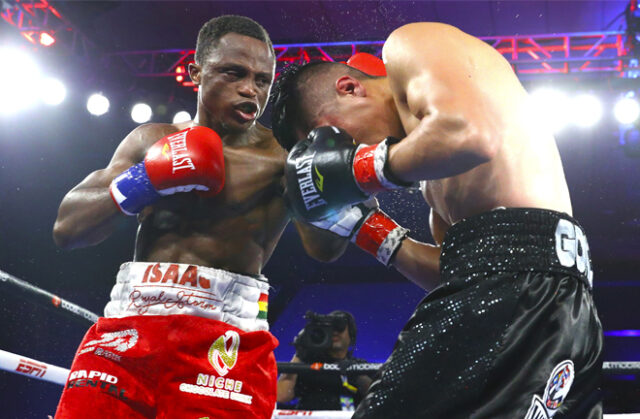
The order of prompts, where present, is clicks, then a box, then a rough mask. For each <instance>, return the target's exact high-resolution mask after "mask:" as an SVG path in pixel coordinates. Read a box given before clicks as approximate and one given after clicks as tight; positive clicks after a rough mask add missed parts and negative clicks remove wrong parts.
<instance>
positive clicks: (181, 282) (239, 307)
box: [54, 16, 346, 419]
mask: <svg viewBox="0 0 640 419" xmlns="http://www.w3.org/2000/svg"><path fill="white" fill-rule="evenodd" d="M274 71H275V54H274V51H273V47H272V44H271V41H270V39H269V36H268V34H267V33H266V31H265V30H264V28H262V26H260V25H259V24H257V23H256V22H254V21H253V20H251V19H248V18H245V17H240V16H221V17H218V18H215V19H212V20H211V21H209V22H207V23H206V24H205V25H204V26H203V27H202V28H201V30H200V33H199V35H198V42H197V47H196V55H195V63H193V64H191V65H190V66H189V73H190V76H191V79H192V80H193V82H194V83H195V84H196V85H197V86H198V87H199V91H198V102H197V114H196V116H195V118H194V120H193V121H189V122H185V123H178V124H158V123H153V124H146V125H142V126H139V127H137V128H136V129H134V130H133V131H132V132H131V133H130V134H129V135H128V136H127V137H126V138H125V139H124V140H123V141H122V143H121V144H120V145H119V147H118V148H117V150H116V151H115V153H114V155H113V157H112V159H111V161H110V163H109V164H108V166H107V167H106V168H105V169H102V170H97V171H95V172H93V173H91V174H90V175H89V176H88V177H87V178H86V179H84V180H83V181H82V182H81V183H80V184H79V185H77V186H76V187H74V188H73V189H72V190H71V191H70V192H69V193H68V194H67V195H66V196H65V197H64V199H63V200H62V203H61V205H60V209H59V213H58V218H57V220H56V223H55V226H54V239H55V241H56V243H57V244H58V246H60V247H62V248H65V249H73V248H80V247H86V246H92V245H96V244H98V243H100V242H102V241H103V240H105V239H106V238H107V237H109V236H110V234H111V233H112V232H113V231H114V230H115V228H116V226H117V224H118V223H120V222H121V221H122V219H123V218H124V217H125V216H126V215H129V216H133V215H135V216H136V217H137V219H138V222H139V230H138V235H137V239H136V246H135V255H134V260H133V262H129V263H125V264H123V265H122V266H121V268H120V271H119V273H118V276H117V283H116V285H115V286H114V288H113V291H112V292H111V300H110V302H109V303H108V304H107V307H106V308H105V317H104V318H100V320H99V321H98V322H97V324H96V325H94V326H93V327H91V329H90V330H89V331H88V333H87V335H86V336H85V339H84V340H83V342H82V343H81V344H80V347H79V349H78V352H77V354H76V357H75V359H74V362H73V365H72V367H71V374H70V376H69V380H68V381H67V384H66V386H65V389H64V392H63V395H62V398H61V400H60V403H59V406H58V410H57V414H56V418H64V419H68V418H80V417H82V418H85V417H92V418H98V417H99V418H114V417H118V418H194V419H195V418H203V417H212V418H213V417H215V418H249V417H250V418H270V417H271V413H272V410H273V408H274V406H275V403H276V365H275V358H274V356H273V353H272V352H273V349H274V348H275V346H276V345H277V340H276V339H275V338H274V337H273V336H272V335H271V334H270V333H269V332H268V324H267V321H266V315H267V298H268V289H269V284H268V282H267V280H266V278H264V277H263V276H262V275H261V270H262V268H263V267H264V265H265V264H266V263H267V261H268V260H269V257H270V256H271V254H272V252H273V249H274V247H275V245H276V243H277V241H278V239H279V238H280V236H281V234H282V232H283V230H284V228H285V226H286V224H287V223H288V221H289V214H288V212H287V209H286V206H285V204H284V200H283V198H282V185H283V183H282V177H283V174H284V161H285V159H286V152H285V151H284V150H283V149H282V148H281V147H280V146H279V145H278V143H277V141H276V140H275V138H274V137H273V135H272V134H271V131H270V130H268V129H266V128H264V127H263V126H261V125H259V124H258V123H257V122H256V120H257V118H258V117H259V116H260V115H261V114H262V112H263V110H264V108H265V104H266V101H267V97H268V95H269V90H270V88H271V83H272V80H273V77H274ZM299 230H300V233H301V236H302V239H303V243H305V247H306V248H307V251H309V252H311V253H312V254H315V256H316V257H320V258H331V249H332V248H334V247H335V246H336V243H337V246H338V247H342V248H344V246H346V243H340V242H336V241H335V240H334V239H333V238H330V236H329V235H328V234H326V233H322V232H319V231H315V232H313V233H311V230H310V229H309V228H308V227H299ZM309 234H314V235H313V239H312V240H311V239H309ZM322 234H325V236H322ZM325 238H328V239H329V241H330V242H331V243H332V244H327V243H328V242H327V243H324V242H323V239H325ZM332 246H333V247H332ZM328 249H329V250H328ZM314 251H315V253H314ZM336 251H337V252H339V251H341V250H340V249H337V248H336Z"/></svg>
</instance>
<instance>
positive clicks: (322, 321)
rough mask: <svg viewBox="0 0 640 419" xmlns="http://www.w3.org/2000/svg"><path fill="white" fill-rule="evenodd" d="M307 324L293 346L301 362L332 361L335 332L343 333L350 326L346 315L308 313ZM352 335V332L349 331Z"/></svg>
mask: <svg viewBox="0 0 640 419" xmlns="http://www.w3.org/2000/svg"><path fill="white" fill-rule="evenodd" d="M304 318H305V319H307V324H306V326H305V327H304V329H302V330H301V331H300V333H298V336H296V338H295V339H294V340H293V345H294V346H295V347H296V351H297V353H298V356H299V357H300V359H301V360H303V361H305V362H319V361H330V357H329V355H328V351H329V349H331V346H332V339H331V338H332V334H333V332H334V331H338V332H342V331H343V330H344V329H345V328H346V327H347V326H348V325H349V319H348V317H347V315H346V313H344V314H343V313H335V314H334V313H331V314H318V313H314V312H312V311H307V313H306V314H305V315H304ZM349 332H350V334H351V332H352V331H351V330H350V331H349Z"/></svg>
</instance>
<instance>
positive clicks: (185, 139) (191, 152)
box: [144, 126, 225, 196]
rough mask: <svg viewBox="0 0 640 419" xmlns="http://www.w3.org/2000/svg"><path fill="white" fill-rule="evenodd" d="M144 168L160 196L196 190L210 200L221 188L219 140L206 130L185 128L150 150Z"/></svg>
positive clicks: (221, 161) (222, 184)
mask: <svg viewBox="0 0 640 419" xmlns="http://www.w3.org/2000/svg"><path fill="white" fill-rule="evenodd" d="M144 165H145V168H146V169H147V174H148V175H149V180H150V181H151V184H152V185H153V187H154V188H155V190H156V191H157V192H158V193H159V194H160V195H171V194H174V193H176V192H189V191H191V190H194V189H195V190H197V191H206V194H205V195H207V196H213V195H216V194H217V193H219V192H220V191H221V190H222V188H223V186H224V175H225V173H224V155H223V153H222V140H221V139H220V136H219V135H218V134H217V133H216V132H215V131H213V130H212V129H210V128H207V127H202V126H196V127H192V128H187V129H184V130H182V131H178V132H176V133H175V134H171V135H168V136H166V137H164V138H162V139H161V140H160V141H158V142H156V143H155V144H154V145H152V146H151V148H149V150H148V151H147V155H146V156H145V158H144Z"/></svg>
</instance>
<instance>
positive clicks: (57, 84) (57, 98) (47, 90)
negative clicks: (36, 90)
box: [40, 78, 67, 105]
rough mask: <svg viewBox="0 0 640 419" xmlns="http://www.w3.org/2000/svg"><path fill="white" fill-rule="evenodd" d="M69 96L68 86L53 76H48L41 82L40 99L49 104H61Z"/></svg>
mask: <svg viewBox="0 0 640 419" xmlns="http://www.w3.org/2000/svg"><path fill="white" fill-rule="evenodd" d="M65 97H67V88H66V87H65V86H64V84H63V83H62V82H61V81H60V80H58V79H53V78H46V79H44V80H42V81H41V82H40V99H41V100H42V101H43V102H44V103H46V104H47V105H59V104H61V103H62V102H63V101H64V99H65Z"/></svg>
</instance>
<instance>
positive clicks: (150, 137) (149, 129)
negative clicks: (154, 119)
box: [127, 123, 189, 141]
mask: <svg viewBox="0 0 640 419" xmlns="http://www.w3.org/2000/svg"><path fill="white" fill-rule="evenodd" d="M182 125H185V124H184V123H181V124H162V123H151V124H143V125H138V126H137V127H136V128H134V129H133V131H131V132H130V133H129V135H127V138H129V137H131V138H134V139H138V140H141V141H157V140H159V139H160V138H162V137H164V136H166V135H169V134H172V133H174V132H178V131H180V130H182V129H185V128H187V127H188V126H189V124H188V123H186V125H185V126H184V127H183V126H182Z"/></svg>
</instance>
